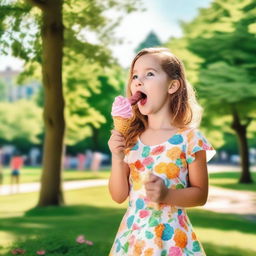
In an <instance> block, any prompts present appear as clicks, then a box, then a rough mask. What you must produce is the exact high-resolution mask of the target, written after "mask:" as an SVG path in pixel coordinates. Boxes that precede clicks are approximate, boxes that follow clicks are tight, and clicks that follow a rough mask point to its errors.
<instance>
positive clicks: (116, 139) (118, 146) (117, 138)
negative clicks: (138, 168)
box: [108, 130, 125, 160]
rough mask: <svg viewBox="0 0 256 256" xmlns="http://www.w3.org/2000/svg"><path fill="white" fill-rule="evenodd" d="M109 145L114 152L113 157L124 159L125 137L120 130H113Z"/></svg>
mask: <svg viewBox="0 0 256 256" xmlns="http://www.w3.org/2000/svg"><path fill="white" fill-rule="evenodd" d="M108 147H109V149H110V151H111V153H112V157H113V158H115V159H118V160H123V159H124V149H125V139H124V136H123V135H122V134H121V133H120V132H118V131H116V130H112V131H111V136H110V138H109V141H108Z"/></svg>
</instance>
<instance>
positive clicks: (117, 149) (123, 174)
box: [108, 130, 130, 204]
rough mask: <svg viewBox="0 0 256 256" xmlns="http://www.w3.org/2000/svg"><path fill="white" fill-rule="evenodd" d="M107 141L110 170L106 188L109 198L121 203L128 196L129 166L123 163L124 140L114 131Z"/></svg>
mask: <svg viewBox="0 0 256 256" xmlns="http://www.w3.org/2000/svg"><path fill="white" fill-rule="evenodd" d="M111 134H112V135H111V137H110V139H109V141H108V145H109V149H110V151H111V153H112V168H111V174H110V178H109V183H108V188H109V192H110V194H111V197H112V199H113V200H114V201H116V202H117V203H120V204H121V203H122V202H124V201H125V200H126V198H127V197H128V195H129V182H128V180H129V173H130V168H129V165H128V164H126V163H125V162H124V148H125V140H124V137H123V135H122V134H121V133H120V132H118V131H115V130H112V131H111Z"/></svg>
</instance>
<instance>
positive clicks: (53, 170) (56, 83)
mask: <svg viewBox="0 0 256 256" xmlns="http://www.w3.org/2000/svg"><path fill="white" fill-rule="evenodd" d="M44 4H45V6H44V8H43V9H42V30H41V34H42V35H41V36H42V51H43V65H42V74H43V85H44V91H45V105H44V124H45V139H44V150H43V173H42V177H41V191H40V197H39V202H38V206H48V205H60V204H62V203H63V202H64V200H63V194H62V188H61V172H62V153H63V137H64V131H65V120H64V98H63V91H62V56H63V32H64V27H63V22H62V5H63V0H50V1H45V2H44Z"/></svg>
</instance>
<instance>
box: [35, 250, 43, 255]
mask: <svg viewBox="0 0 256 256" xmlns="http://www.w3.org/2000/svg"><path fill="white" fill-rule="evenodd" d="M36 254H37V255H45V251H44V250H41V251H37V252H36Z"/></svg>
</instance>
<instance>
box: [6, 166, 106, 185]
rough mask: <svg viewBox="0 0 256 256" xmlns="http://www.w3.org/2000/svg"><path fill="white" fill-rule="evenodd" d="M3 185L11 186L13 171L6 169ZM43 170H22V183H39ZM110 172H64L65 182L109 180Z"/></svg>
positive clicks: (27, 168)
mask: <svg viewBox="0 0 256 256" xmlns="http://www.w3.org/2000/svg"><path fill="white" fill-rule="evenodd" d="M3 172H4V182H3V184H10V173H11V170H10V169H7V168H5V169H4V170H3ZM41 173H42V169H41V168H39V167H36V168H35V167H25V168H23V169H22V170H21V175H20V183H30V182H39V181H40V178H41ZM109 173H110V171H109V170H101V171H99V172H97V173H94V172H92V171H77V170H65V171H63V179H64V180H65V181H72V180H86V179H107V178H108V177H109Z"/></svg>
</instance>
